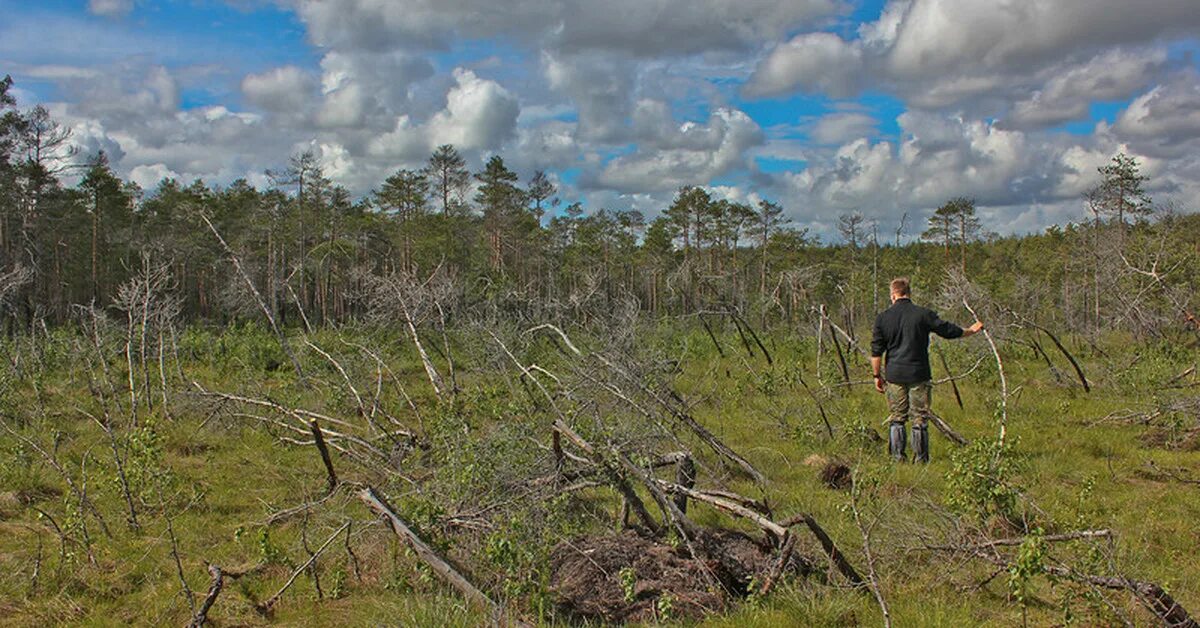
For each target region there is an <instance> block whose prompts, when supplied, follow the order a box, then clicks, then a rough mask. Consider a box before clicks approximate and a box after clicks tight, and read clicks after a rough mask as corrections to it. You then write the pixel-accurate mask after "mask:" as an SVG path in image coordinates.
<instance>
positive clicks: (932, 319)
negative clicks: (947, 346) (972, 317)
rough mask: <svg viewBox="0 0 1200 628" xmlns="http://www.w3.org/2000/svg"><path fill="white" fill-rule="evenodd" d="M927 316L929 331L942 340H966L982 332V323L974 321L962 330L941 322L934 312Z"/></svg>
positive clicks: (948, 322)
mask: <svg viewBox="0 0 1200 628" xmlns="http://www.w3.org/2000/svg"><path fill="white" fill-rule="evenodd" d="M927 316H928V317H929V318H928V324H929V331H932V332H933V333H935V334H937V335H939V336H941V337H942V338H949V339H954V338H966V337H968V336H974V335H975V334H977V333H979V332H980V331H981V330H983V323H982V322H980V321H975V324H974V325H971V326H970V327H967V328H965V329H964V328H962V327H959V326H958V325H955V324H954V323H951V322H950V321H945V320H942V318H941V317H940V316H938V315H937V313H936V312H933V311H930V312H929V313H928V314H927Z"/></svg>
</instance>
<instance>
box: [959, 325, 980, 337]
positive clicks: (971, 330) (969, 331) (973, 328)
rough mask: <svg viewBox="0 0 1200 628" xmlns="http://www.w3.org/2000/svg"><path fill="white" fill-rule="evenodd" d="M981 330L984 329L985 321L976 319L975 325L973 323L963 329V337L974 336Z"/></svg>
mask: <svg viewBox="0 0 1200 628" xmlns="http://www.w3.org/2000/svg"><path fill="white" fill-rule="evenodd" d="M981 331H983V321H975V324H974V325H971V326H970V327H968V328H966V329H964V330H963V338H966V337H967V336H974V335H975V334H978V333H979V332H981Z"/></svg>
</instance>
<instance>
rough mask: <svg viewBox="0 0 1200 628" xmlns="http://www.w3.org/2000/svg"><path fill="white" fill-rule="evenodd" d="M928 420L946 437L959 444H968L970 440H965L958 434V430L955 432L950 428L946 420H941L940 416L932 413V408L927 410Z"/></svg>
mask: <svg viewBox="0 0 1200 628" xmlns="http://www.w3.org/2000/svg"><path fill="white" fill-rule="evenodd" d="M929 421H930V422H931V423H933V426H934V427H936V428H938V430H939V431H940V432H941V433H942V434H945V435H946V438H949V439H950V440H952V441H954V442H956V443H958V444H959V445H964V446H965V445H968V444H970V443H971V441H969V440H967V439H966V438H964V437H963V436H962V435H960V434H959V433H958V432H955V431H954V430H953V429H951V427H950V425H949V424H948V423H946V421H945V420H943V419H942V417H940V416H938V415H936V414H934V413H933V411H932V410H931V411H930V412H929Z"/></svg>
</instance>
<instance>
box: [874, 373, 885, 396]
mask: <svg viewBox="0 0 1200 628" xmlns="http://www.w3.org/2000/svg"><path fill="white" fill-rule="evenodd" d="M886 385H887V382H885V381H883V376H882V375H876V376H875V390H877V391H879V392H881V393H882V392H883V391H884V386H886Z"/></svg>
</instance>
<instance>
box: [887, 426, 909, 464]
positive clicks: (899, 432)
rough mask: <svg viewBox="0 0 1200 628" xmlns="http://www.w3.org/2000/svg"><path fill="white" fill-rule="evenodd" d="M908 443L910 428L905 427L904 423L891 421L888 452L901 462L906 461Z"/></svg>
mask: <svg viewBox="0 0 1200 628" xmlns="http://www.w3.org/2000/svg"><path fill="white" fill-rule="evenodd" d="M907 444H908V430H906V429H904V424H903V423H895V422H893V423H891V424H889V427H888V453H890V454H891V455H892V458H895V459H896V460H897V461H899V462H904V461H905V460H906V459H907V458H908V457H907V456H906V455H905V451H904V448H905V445H907Z"/></svg>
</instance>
